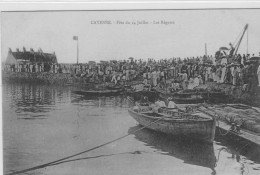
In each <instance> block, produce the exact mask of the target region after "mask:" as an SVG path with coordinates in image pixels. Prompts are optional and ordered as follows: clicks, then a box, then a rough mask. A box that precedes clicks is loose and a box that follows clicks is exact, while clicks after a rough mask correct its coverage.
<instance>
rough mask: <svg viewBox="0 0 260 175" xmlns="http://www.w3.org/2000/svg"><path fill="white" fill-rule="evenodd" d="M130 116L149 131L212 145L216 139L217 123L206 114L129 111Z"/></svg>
mask: <svg viewBox="0 0 260 175" xmlns="http://www.w3.org/2000/svg"><path fill="white" fill-rule="evenodd" d="M128 112H129V114H130V115H131V116H132V117H133V118H134V119H135V120H136V121H137V122H138V123H139V124H140V125H143V126H146V127H147V128H149V129H152V130H155V131H159V132H163V133H166V134H171V135H176V136H185V137H188V138H192V139H196V140H201V141H204V142H207V143H212V142H213V140H214V137H215V128H216V121H215V119H214V118H212V117H210V116H209V115H206V114H204V113H195V114H188V113H185V112H179V111H178V112H177V111H170V113H171V114H169V113H168V114H164V113H154V112H152V111H151V110H148V111H144V112H140V111H137V110H133V109H129V110H128Z"/></svg>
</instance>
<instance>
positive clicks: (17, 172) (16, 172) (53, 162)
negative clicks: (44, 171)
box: [6, 117, 164, 175]
mask: <svg viewBox="0 0 260 175" xmlns="http://www.w3.org/2000/svg"><path fill="white" fill-rule="evenodd" d="M163 118H164V117H161V118H159V119H157V120H155V121H153V122H151V123H149V124H148V125H146V126H143V127H141V128H139V129H137V130H135V131H134V132H133V133H129V134H126V135H123V136H121V137H118V138H116V139H114V140H111V141H108V142H106V143H103V144H101V145H98V146H95V147H93V148H90V149H88V150H85V151H82V152H79V153H76V154H74V155H71V156H67V157H64V158H61V159H58V160H55V161H52V162H49V163H45V164H42V165H38V166H35V167H32V168H28V169H24V170H20V171H15V172H12V173H8V174H6V175H15V174H21V173H26V172H28V171H33V170H36V169H41V168H44V167H47V166H50V165H52V164H56V163H59V162H61V161H64V160H67V159H70V158H72V157H76V156H78V155H81V154H84V153H87V152H90V151H93V150H95V149H98V148H101V147H103V146H106V145H108V144H111V143H113V142H116V141H118V140H121V139H123V138H125V137H128V136H129V135H131V134H135V133H136V132H138V131H141V130H143V129H145V128H147V127H148V126H150V125H152V124H154V123H156V122H158V121H160V120H162V119H163Z"/></svg>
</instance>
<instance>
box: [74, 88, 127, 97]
mask: <svg viewBox="0 0 260 175" xmlns="http://www.w3.org/2000/svg"><path fill="white" fill-rule="evenodd" d="M123 91H124V89H101V90H88V91H83V90H80V91H73V93H75V94H78V95H97V96H107V95H118V94H120V93H121V92H123Z"/></svg>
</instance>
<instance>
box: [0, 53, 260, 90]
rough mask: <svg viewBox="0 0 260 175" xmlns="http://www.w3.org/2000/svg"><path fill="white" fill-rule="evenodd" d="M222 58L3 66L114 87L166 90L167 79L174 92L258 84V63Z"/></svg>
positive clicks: (244, 59)
mask: <svg viewBox="0 0 260 175" xmlns="http://www.w3.org/2000/svg"><path fill="white" fill-rule="evenodd" d="M222 56H223V55H221V54H220V55H217V54H216V55H215V56H206V55H204V56H201V57H196V58H195V57H190V58H184V59H180V58H170V59H161V60H155V59H151V58H149V59H148V60H142V59H139V60H137V59H133V58H129V59H127V60H121V61H116V60H111V61H101V62H100V63H95V62H93V61H90V62H89V63H88V64H57V63H53V64H49V63H30V62H29V63H28V62H27V63H20V64H15V65H5V67H4V69H5V71H11V72H30V73H35V72H36V73H37V72H50V73H64V74H70V75H71V76H75V77H80V78H82V79H85V81H86V82H113V83H115V84H117V83H122V82H127V81H132V80H135V79H137V78H138V79H143V83H144V84H145V85H148V86H149V85H150V86H152V87H154V86H158V84H159V85H160V86H165V85H166V80H167V79H172V81H171V83H170V85H169V86H171V88H172V89H173V90H178V89H180V88H182V89H192V88H193V87H196V86H198V85H199V84H205V83H207V82H217V83H226V84H232V85H234V86H243V85H248V89H249V90H252V89H253V87H255V86H256V85H258V84H259V82H260V67H259V63H258V62H257V61H256V62H253V61H249V60H250V57H252V56H254V55H252V56H250V55H249V54H248V55H245V54H244V55H243V56H241V55H240V54H238V55H235V56H234V57H232V59H231V58H230V59H229V58H227V57H222Z"/></svg>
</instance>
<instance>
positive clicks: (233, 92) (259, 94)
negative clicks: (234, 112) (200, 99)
mask: <svg viewBox="0 0 260 175" xmlns="http://www.w3.org/2000/svg"><path fill="white" fill-rule="evenodd" d="M198 88H203V89H209V90H211V89H220V90H221V91H222V92H225V95H227V97H228V98H229V101H230V102H232V103H244V104H247V105H252V106H256V107H260V86H256V88H255V92H249V91H248V90H247V88H246V87H245V86H234V85H231V84H219V83H216V82H208V83H207V84H203V85H200V86H198Z"/></svg>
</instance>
